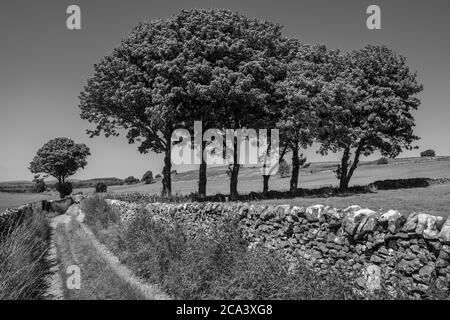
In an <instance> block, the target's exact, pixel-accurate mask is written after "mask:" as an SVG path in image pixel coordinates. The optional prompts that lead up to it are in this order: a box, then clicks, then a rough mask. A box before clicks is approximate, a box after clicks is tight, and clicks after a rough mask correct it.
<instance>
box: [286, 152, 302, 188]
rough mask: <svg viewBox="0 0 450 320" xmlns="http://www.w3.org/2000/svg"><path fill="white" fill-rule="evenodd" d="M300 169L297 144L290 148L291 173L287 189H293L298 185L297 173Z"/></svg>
mask: <svg viewBox="0 0 450 320" xmlns="http://www.w3.org/2000/svg"><path fill="white" fill-rule="evenodd" d="M299 171H300V159H299V157H298V145H296V146H295V147H293V148H292V174H291V181H290V184H289V190H290V191H295V190H297V187H298V174H299Z"/></svg>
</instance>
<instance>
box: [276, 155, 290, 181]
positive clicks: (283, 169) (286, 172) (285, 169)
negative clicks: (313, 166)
mask: <svg viewBox="0 0 450 320" xmlns="http://www.w3.org/2000/svg"><path fill="white" fill-rule="evenodd" d="M278 173H279V174H280V177H281V178H286V177H289V176H290V175H291V166H290V165H289V163H287V161H286V160H284V159H282V160H281V161H280V164H279V168H278Z"/></svg>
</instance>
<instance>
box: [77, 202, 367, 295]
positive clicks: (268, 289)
mask: <svg viewBox="0 0 450 320" xmlns="http://www.w3.org/2000/svg"><path fill="white" fill-rule="evenodd" d="M82 206H83V210H84V212H85V213H86V220H85V221H86V223H87V224H88V225H89V227H90V228H91V229H92V230H93V231H94V233H95V234H96V235H97V236H98V238H99V240H100V241H101V242H103V243H104V244H105V245H107V246H108V247H110V248H111V249H112V250H113V251H115V253H116V254H117V255H118V256H119V259H120V260H121V261H123V262H124V263H125V264H126V265H128V266H129V267H130V268H131V269H132V270H133V271H134V272H136V274H137V275H138V276H140V277H142V278H144V279H146V280H147V281H148V282H149V283H153V284H158V285H159V286H160V287H161V289H162V290H164V291H165V292H167V293H168V294H170V295H171V296H173V297H175V298H177V299H193V300H199V299H215V300H221V299H232V300H236V299H237V300H242V299H249V300H260V299H270V300H275V299H355V298H358V296H357V295H355V293H354V291H353V289H352V288H353V287H352V282H351V281H350V280H349V279H346V278H345V277H343V276H342V275H331V274H330V275H327V276H319V275H317V274H316V273H314V272H312V271H311V270H309V269H308V268H306V267H305V265H304V264H301V263H300V264H299V265H298V267H297V268H296V269H295V271H294V272H289V270H288V265H287V263H286V262H284V260H283V259H282V257H281V256H280V255H279V254H278V253H277V252H275V251H273V250H269V249H265V248H262V247H260V248H256V249H254V250H251V251H249V250H247V247H248V243H247V242H245V241H244V240H243V239H242V237H241V234H240V232H239V231H238V228H237V226H236V221H226V222H225V223H224V224H223V225H221V226H217V227H215V228H213V232H212V234H213V236H205V235H204V234H203V233H201V232H199V233H198V236H197V237H196V238H194V239H192V238H188V237H187V236H186V233H185V232H184V229H183V226H181V225H176V226H175V228H168V227H167V225H163V224H160V223H157V222H155V221H153V220H152V219H151V216H150V215H149V214H148V213H147V212H145V211H142V212H139V213H138V214H137V216H136V218H135V219H133V221H132V222H131V223H130V224H127V223H121V222H120V221H119V219H118V212H116V211H110V210H108V207H107V206H105V204H104V202H103V201H102V200H101V199H100V198H98V197H92V198H89V199H87V200H85V201H84V202H83V205H82ZM359 298H360V297H359Z"/></svg>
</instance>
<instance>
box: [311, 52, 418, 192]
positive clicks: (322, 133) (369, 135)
mask: <svg viewBox="0 0 450 320" xmlns="http://www.w3.org/2000/svg"><path fill="white" fill-rule="evenodd" d="M338 62H339V63H338V64H336V66H335V67H336V68H337V69H338V70H340V73H339V74H338V77H336V78H334V79H332V80H331V81H326V82H325V83H324V87H323V88H322V90H321V93H320V99H318V105H317V112H318V117H319V123H318V125H319V134H318V140H319V142H320V143H321V146H320V152H321V153H322V154H326V153H327V152H329V151H331V152H339V151H343V157H342V160H341V172H342V174H341V175H340V177H341V179H340V180H341V181H340V187H341V189H345V188H347V187H348V183H349V181H350V178H351V177H352V175H353V172H354V171H355V169H356V168H357V166H358V162H359V158H360V156H361V155H364V156H368V155H370V154H372V153H373V152H374V151H375V150H379V151H380V152H381V154H382V155H383V156H389V157H396V156H397V155H398V154H399V153H400V152H401V151H402V149H407V150H411V149H412V148H413V147H412V143H413V142H414V141H415V140H417V139H418V137H417V136H415V135H414V134H413V127H414V126H415V124H414V117H413V116H412V114H411V112H412V111H413V110H416V109H417V107H418V106H419V104H420V101H419V99H417V98H416V97H415V95H416V94H418V93H419V92H420V91H422V89H423V87H422V85H420V84H418V83H417V80H416V77H417V75H416V73H412V72H411V71H410V70H409V68H408V66H407V65H406V59H405V58H404V57H403V56H400V55H398V54H396V53H395V52H393V51H392V50H391V49H389V48H387V47H385V46H373V45H369V46H366V47H365V48H363V49H361V50H356V51H353V52H351V53H350V54H348V55H345V56H343V58H342V60H341V61H339V60H338ZM352 153H353V154H354V158H353V160H352V161H351V159H350V158H351V155H352Z"/></svg>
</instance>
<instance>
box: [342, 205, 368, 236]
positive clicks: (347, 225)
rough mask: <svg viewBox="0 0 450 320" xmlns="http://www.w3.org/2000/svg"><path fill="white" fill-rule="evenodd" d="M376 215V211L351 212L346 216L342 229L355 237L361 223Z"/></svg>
mask: <svg viewBox="0 0 450 320" xmlns="http://www.w3.org/2000/svg"><path fill="white" fill-rule="evenodd" d="M372 214H375V211H372V210H370V209H361V210H358V211H349V212H347V213H345V214H344V218H343V219H342V228H343V230H344V231H345V232H347V234H349V235H351V236H352V235H354V234H355V232H356V229H357V228H358V224H359V222H360V221H361V220H362V219H363V218H364V217H365V216H368V215H372Z"/></svg>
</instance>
